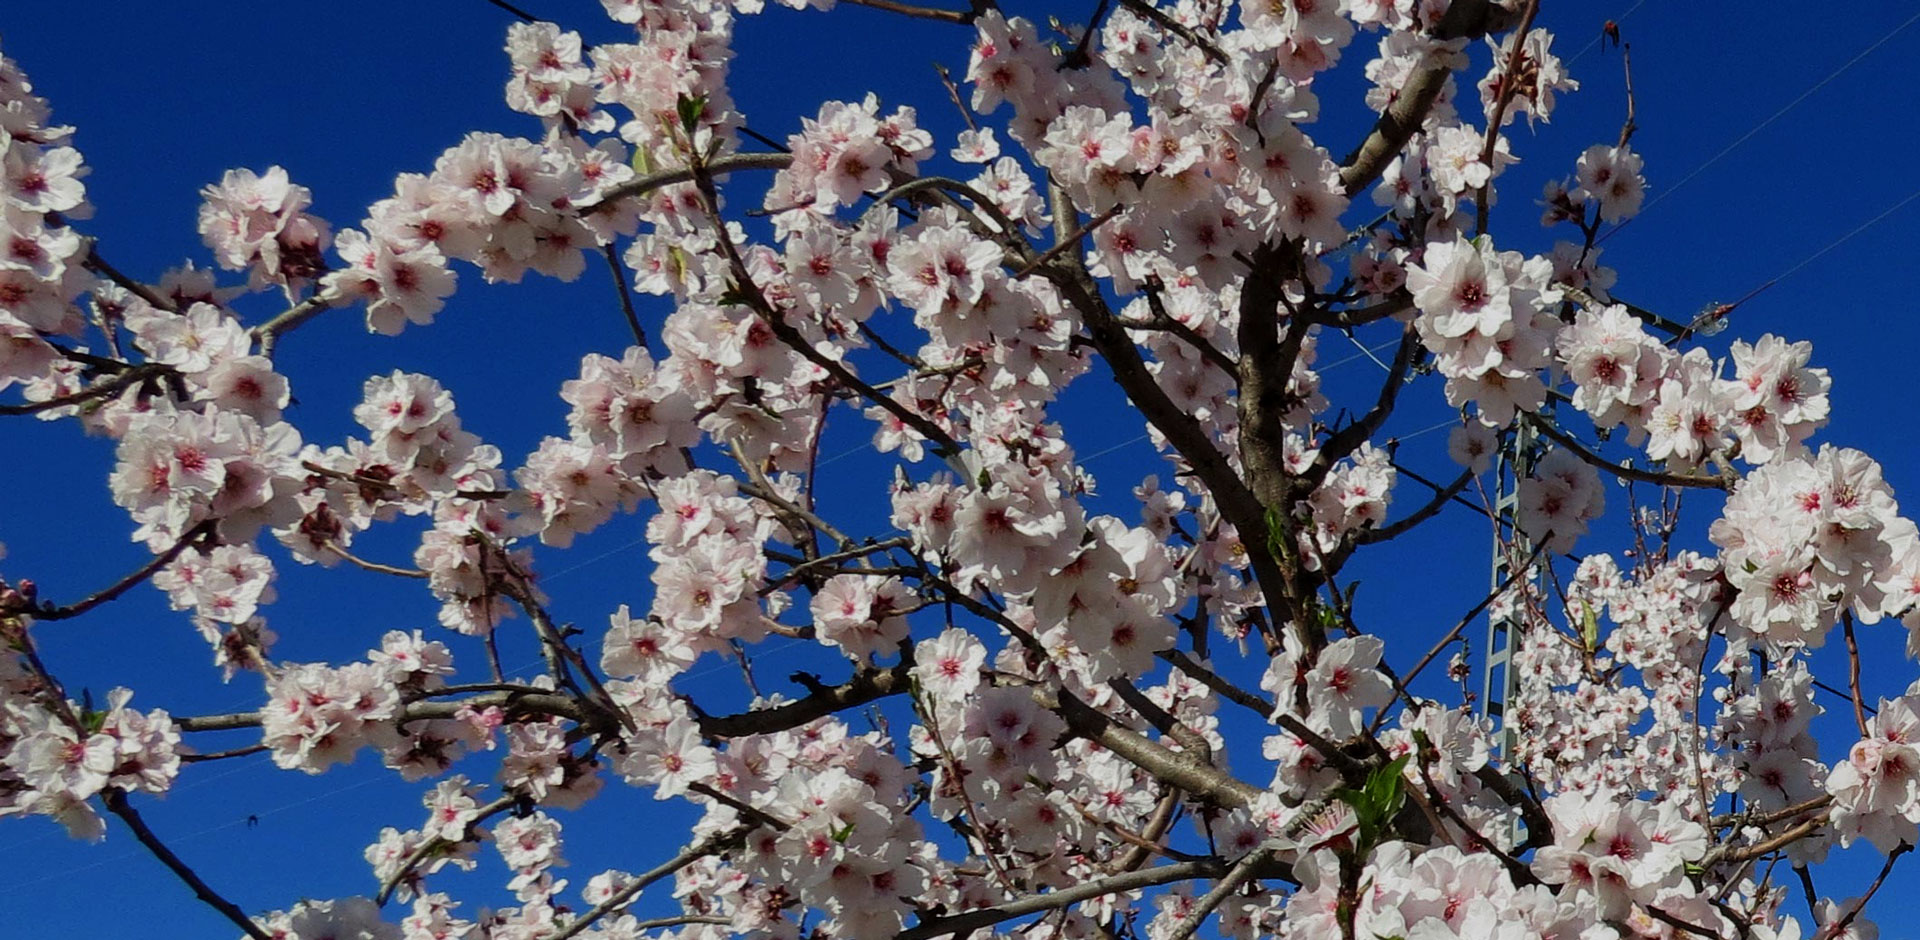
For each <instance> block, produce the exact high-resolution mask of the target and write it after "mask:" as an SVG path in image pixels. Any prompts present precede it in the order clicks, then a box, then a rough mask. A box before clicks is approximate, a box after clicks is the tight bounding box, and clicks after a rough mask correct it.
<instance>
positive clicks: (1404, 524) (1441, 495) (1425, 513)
mask: <svg viewBox="0 0 1920 940" xmlns="http://www.w3.org/2000/svg"><path fill="white" fill-rule="evenodd" d="M1471 482H1473V470H1472V469H1467V470H1462V471H1460V475H1459V476H1458V477H1455V478H1454V480H1453V482H1452V483H1449V484H1447V485H1446V486H1444V487H1435V488H1434V490H1433V498H1432V499H1430V500H1428V501H1427V503H1426V504H1425V505H1423V506H1421V507H1420V508H1419V509H1416V510H1414V511H1413V512H1412V513H1411V514H1409V515H1408V516H1407V517H1406V518H1404V519H1397V520H1395V521H1393V522H1391V523H1388V524H1387V525H1383V526H1380V527H1379V528H1376V529H1365V530H1362V531H1360V532H1357V533H1355V534H1354V537H1353V540H1354V542H1356V543H1358V544H1360V545H1371V544H1373V543H1375V542H1387V541H1391V540H1393V539H1396V538H1399V537H1400V536H1402V535H1405V534H1406V533H1408V532H1410V531H1412V530H1413V528H1414V527H1415V526H1418V525H1419V524H1420V523H1422V522H1425V521H1427V520H1428V519H1431V518H1433V517H1434V516H1435V515H1437V514H1439V512H1440V510H1442V509H1444V508H1446V505H1447V503H1449V502H1452V501H1453V498H1454V497H1456V496H1459V495H1460V491H1461V490H1464V489H1466V488H1467V484H1468V483H1471Z"/></svg>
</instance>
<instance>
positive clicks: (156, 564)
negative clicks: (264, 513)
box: [20, 519, 215, 620]
mask: <svg viewBox="0 0 1920 940" xmlns="http://www.w3.org/2000/svg"><path fill="white" fill-rule="evenodd" d="M214 525H215V522H214V520H212V519H208V520H207V521H205V522H202V523H200V524H199V525H196V526H194V527H193V528H191V529H188V530H187V531H186V533H185V534H183V535H181V536H180V540H179V541H177V542H174V543H173V545H172V546H171V547H169V548H168V549H167V550H166V551H164V552H161V553H160V554H158V555H155V556H153V559H152V560H151V561H148V562H147V563H146V564H144V565H141V566H140V567H139V568H137V569H135V570H134V571H133V572H132V573H131V574H128V575H127V576H126V577H124V578H121V579H120V580H119V581H117V582H115V583H114V584H113V586H112V587H109V588H106V589H104V590H101V591H98V592H96V593H94V594H91V595H89V596H87V597H86V598H85V599H83V600H79V601H75V602H74V603H71V604H67V605H65V606H56V605H52V604H48V605H44V606H41V607H39V608H36V609H31V610H25V611H20V613H25V614H28V615H30V616H32V617H33V618H34V619H36V620H70V619H72V618H74V617H78V616H80V615H81V614H84V613H86V612H87V611H90V610H92V609H94V608H95V607H98V606H100V605H101V604H105V603H107V602H108V601H111V600H113V599H115V598H117V597H119V596H120V595H122V594H125V593H127V592H128V591H130V590H132V589H133V588H134V586H135V585H138V584H140V583H141V582H143V581H145V580H147V579H148V578H151V577H153V575H154V572H156V571H159V570H160V569H162V568H165V567H166V566H168V565H170V564H172V563H173V560H174V559H175V558H178V557H180V553H181V552H184V551H186V550H187V548H188V547H190V546H193V545H196V544H199V543H201V542H203V541H204V540H205V539H206V538H207V536H209V535H211V534H212V533H213V529H214Z"/></svg>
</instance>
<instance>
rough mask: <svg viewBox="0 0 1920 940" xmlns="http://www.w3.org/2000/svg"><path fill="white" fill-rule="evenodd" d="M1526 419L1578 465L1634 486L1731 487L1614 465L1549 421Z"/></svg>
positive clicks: (1718, 481)
mask: <svg viewBox="0 0 1920 940" xmlns="http://www.w3.org/2000/svg"><path fill="white" fill-rule="evenodd" d="M1526 420H1527V423H1528V424H1529V425H1530V426H1532V428H1533V429H1534V430H1535V431H1538V432H1540V435H1541V436H1542V437H1545V438H1546V439H1548V440H1550V441H1552V442H1554V443H1555V444H1558V445H1560V446H1561V447H1564V448H1566V449H1567V450H1569V451H1572V452H1573V455H1574V456H1575V457H1578V458H1580V461H1581V462H1582V463H1584V464H1586V465H1588V466H1590V467H1593V468H1594V469H1596V470H1605V471H1607V472H1608V473H1611V474H1613V475H1614V476H1616V477H1619V478H1621V479H1623V480H1632V481H1634V482H1636V483H1652V484H1654V485H1655V486H1685V487H1693V488H1696V489H1707V490H1730V489H1732V488H1733V485H1732V484H1731V483H1729V482H1728V481H1726V480H1724V479H1722V478H1720V477H1705V476H1695V475H1691V474H1682V473H1661V472H1659V471H1657V470H1642V469H1640V468H1638V467H1635V466H1633V465H1632V464H1617V463H1614V462H1613V461H1611V460H1608V459H1607V458H1605V457H1602V456H1600V455H1599V454H1596V453H1594V452H1593V451H1590V450H1588V449H1586V447H1584V446H1582V445H1581V444H1580V442H1579V441H1576V440H1574V439H1573V438H1572V437H1569V436H1568V435H1567V434H1565V433H1563V432H1562V431H1560V429H1558V428H1556V427H1554V426H1553V424H1552V423H1551V422H1548V421H1543V420H1541V419H1539V418H1538V417H1532V416H1530V417H1528V418H1527V419H1526Z"/></svg>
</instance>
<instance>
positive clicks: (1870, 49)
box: [1595, 13, 1920, 244]
mask: <svg viewBox="0 0 1920 940" xmlns="http://www.w3.org/2000/svg"><path fill="white" fill-rule="evenodd" d="M1915 23H1920V13H1915V14H1914V15H1912V16H1910V17H1907V19H1906V20H1905V21H1904V22H1902V23H1901V24H1900V25H1898V26H1895V27H1894V28H1893V29H1891V30H1889V31H1888V32H1887V33H1886V35H1883V36H1881V37H1880V38H1879V39H1876V40H1874V41H1873V43H1872V44H1870V45H1868V46H1867V47H1866V48H1865V49H1862V50H1860V52H1859V53H1858V54H1856V55H1855V56H1854V57H1853V58H1851V59H1848V60H1847V61H1846V63H1845V64H1844V65H1841V66H1840V67H1839V68H1837V69H1834V70H1833V71H1832V72H1831V73H1829V74H1828V75H1827V77H1826V78H1823V79H1821V80H1819V81H1817V82H1814V83H1813V85H1812V87H1810V88H1808V89H1807V90H1806V91H1803V92H1801V93H1800V96H1799V97H1797V98H1795V99H1793V100H1792V101H1789V102H1787V104H1786V106H1785V107H1783V108H1781V109H1780V110H1778V111H1775V112H1773V114H1772V115H1771V116H1769V117H1768V118H1767V119H1766V120H1764V121H1761V122H1760V123H1758V124H1755V125H1754V126H1753V128H1752V129H1751V130H1748V131H1747V132H1746V133H1744V134H1741V135H1740V137H1739V138H1738V139H1736V140H1735V141H1734V142H1733V143H1730V144H1728V145H1727V146H1726V147H1724V148H1722V149H1721V151H1720V152H1719V153H1716V154H1714V155H1713V156H1711V157H1709V158H1707V162H1705V163H1702V164H1700V165H1699V166H1697V167H1694V168H1693V171H1692V172H1690V173H1688V174H1687V175H1685V176H1683V177H1681V178H1680V181H1679V182H1677V183H1675V184H1673V185H1672V186H1669V187H1667V188H1666V189H1664V190H1662V191H1660V192H1657V193H1654V194H1653V198H1651V199H1649V200H1647V202H1646V205H1643V206H1641V207H1640V212H1639V214H1637V215H1635V216H1634V217H1633V218H1631V219H1627V220H1626V221H1624V222H1621V223H1620V224H1619V225H1616V226H1614V227H1613V229H1612V231H1609V232H1607V233H1606V234H1605V235H1602V236H1600V239H1599V242H1596V243H1595V244H1599V243H1600V242H1605V241H1606V240H1607V239H1609V238H1612V237H1613V236H1614V235H1615V234H1617V233H1618V232H1619V231H1620V230H1621V229H1623V228H1626V227H1627V226H1629V225H1631V224H1633V222H1634V220H1635V219H1640V218H1644V217H1645V216H1646V214H1647V212H1648V211H1650V210H1652V209H1653V207H1654V206H1657V205H1659V204H1660V201H1661V200H1663V199H1665V198H1667V197H1668V196H1671V195H1673V194H1674V193H1676V192H1679V191H1680V188H1681V187H1683V186H1685V185H1687V184H1688V183H1689V182H1692V181H1693V180H1694V178H1696V177H1698V176H1699V175H1700V174H1702V173H1705V172H1706V171H1707V169H1708V168H1709V167H1711V166H1713V165H1714V164H1716V163H1719V162H1720V160H1721V159H1722V158H1724V157H1725V156H1726V155H1727V154H1730V153H1732V152H1733V151H1734V150H1736V149H1738V148H1739V147H1740V145H1741V144H1744V143H1746V142H1747V141H1749V140H1752V139H1753V136H1754V135H1755V134H1758V133H1760V132H1761V131H1763V130H1765V129H1767V127H1768V126H1770V125H1772V124H1773V122H1775V121H1778V120H1779V119H1780V118H1781V116H1782V115H1785V114H1786V113H1787V112H1788V111H1792V110H1793V109H1794V108H1796V107H1798V106H1799V105H1800V104H1801V102H1804V101H1806V100H1807V99H1808V98H1811V97H1813V94H1814V92H1817V91H1819V90H1820V89H1822V88H1825V87H1827V85H1829V84H1831V83H1832V82H1833V80H1834V79H1836V78H1839V77H1840V76H1841V75H1842V74H1843V73H1845V72H1846V71H1847V70H1849V69H1851V68H1853V67H1854V66H1856V65H1859V64H1860V62H1861V61H1862V60H1864V59H1865V58H1866V57H1867V56H1870V55H1872V54H1873V53H1874V51H1875V50H1877V49H1879V48H1880V47H1881V46H1884V45H1886V44H1887V43H1888V42H1890V41H1892V39H1893V37H1895V36H1897V35H1899V34H1900V33H1901V32H1903V31H1904V30H1906V28H1907V27H1909V26H1912V25H1913V24H1915Z"/></svg>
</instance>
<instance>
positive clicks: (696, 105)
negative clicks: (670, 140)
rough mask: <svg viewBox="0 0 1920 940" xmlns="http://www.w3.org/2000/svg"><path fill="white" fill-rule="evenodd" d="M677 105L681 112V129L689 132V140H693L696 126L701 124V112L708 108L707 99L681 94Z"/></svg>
mask: <svg viewBox="0 0 1920 940" xmlns="http://www.w3.org/2000/svg"><path fill="white" fill-rule="evenodd" d="M675 107H676V108H677V109H678V110H679V112H680V129H681V130H683V131H686V132H687V139H688V140H692V139H693V131H694V128H696V127H699V126H700V113H701V112H702V111H705V110H707V99H705V98H702V97H695V96H691V95H681V96H680V100H679V101H678V102H677V103H676V105H675Z"/></svg>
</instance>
